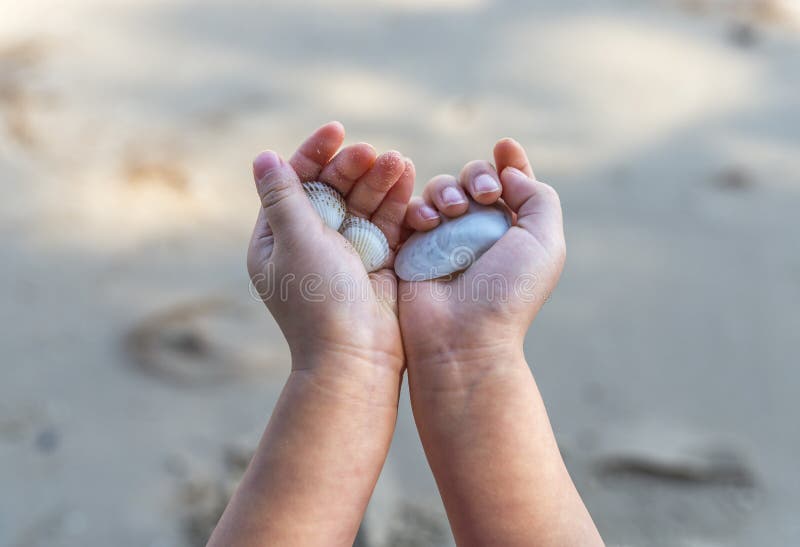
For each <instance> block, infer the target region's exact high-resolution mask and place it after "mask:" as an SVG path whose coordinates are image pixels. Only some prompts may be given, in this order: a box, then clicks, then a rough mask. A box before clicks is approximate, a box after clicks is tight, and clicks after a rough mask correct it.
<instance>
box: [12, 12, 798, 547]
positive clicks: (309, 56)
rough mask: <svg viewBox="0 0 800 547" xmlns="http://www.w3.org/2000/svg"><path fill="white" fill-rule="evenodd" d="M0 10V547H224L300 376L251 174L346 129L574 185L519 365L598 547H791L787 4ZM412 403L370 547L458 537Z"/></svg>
mask: <svg viewBox="0 0 800 547" xmlns="http://www.w3.org/2000/svg"><path fill="white" fill-rule="evenodd" d="M0 7H1V8H2V9H1V10H0V11H2V13H3V16H2V17H0V192H1V193H0V196H2V197H1V198H0V234H2V237H0V302H1V303H2V305H0V325H2V328H1V329H0V351H1V352H2V353H0V546H9V547H33V546H48V547H66V546H105V545H115V546H119V547H128V546H131V547H133V546H137V547H139V546H148V547H184V546H185V547H195V546H201V545H204V544H205V541H206V539H207V537H208V533H209V532H210V530H211V528H212V527H213V525H214V523H215V522H216V519H217V518H218V516H219V513H220V512H221V510H222V508H223V507H224V505H225V503H226V501H227V498H228V496H229V495H230V492H231V491H232V489H233V488H234V487H235V484H236V481H237V480H238V478H239V477H240V476H241V473H242V471H243V469H244V467H245V466H246V464H247V461H248V459H249V454H250V453H251V450H252V448H253V446H254V445H255V443H256V442H257V440H258V437H259V435H260V433H261V431H262V429H263V427H264V426H265V424H266V422H267V420H268V418H269V415H270V412H271V409H272V407H273V405H274V403H275V401H276V397H277V395H278V393H279V391H280V389H281V387H282V384H283V382H284V380H285V378H286V376H287V374H288V370H289V354H288V349H287V348H286V346H285V343H284V342H283V339H282V336H281V334H280V332H279V330H278V328H277V326H276V325H275V323H274V321H273V320H272V318H271V317H270V316H269V314H268V313H267V311H266V309H265V308H264V306H263V304H261V302H259V301H257V299H255V298H254V297H253V296H252V292H251V290H250V287H249V281H248V277H247V272H246V269H245V252H246V248H247V240H248V238H249V234H250V230H251V229H252V225H253V222H254V221H255V215H256V212H257V210H258V206H259V204H258V199H257V196H256V194H255V191H254V188H253V183H252V177H251V174H250V162H251V160H252V158H253V156H254V155H255V154H256V153H257V152H258V151H260V150H262V149H264V148H267V147H270V148H273V149H275V150H278V151H279V152H281V153H283V154H289V153H291V152H292V150H293V148H294V147H295V146H296V144H297V143H299V141H300V140H301V139H302V138H303V136H305V135H306V134H308V133H309V132H310V131H311V130H313V129H314V128H315V127H317V126H318V125H321V124H322V123H324V122H326V121H328V120H332V119H337V120H340V121H341V122H343V123H344V125H345V127H346V128H347V131H348V138H347V141H348V142H349V143H352V142H358V141H367V142H370V143H372V144H374V145H375V147H376V148H377V149H378V150H379V151H384V150H388V149H397V150H400V151H401V152H402V153H403V154H405V155H407V156H409V157H411V158H412V159H413V160H414V162H415V164H416V168H417V174H418V179H417V189H418V190H420V189H421V188H422V186H423V185H424V183H425V182H426V181H427V180H428V179H429V178H430V177H432V176H434V175H436V174H438V173H454V172H457V171H458V170H459V169H460V168H461V166H462V165H463V164H464V163H465V162H466V161H469V160H471V159H475V158H488V157H489V155H490V152H491V146H492V144H493V143H494V142H495V141H496V140H497V139H498V138H499V137H503V136H512V137H514V138H516V139H517V140H519V141H520V142H521V143H522V144H524V145H525V146H526V148H527V149H528V150H529V151H530V154H531V157H532V159H533V161H534V169H535V171H536V173H537V176H538V177H539V178H540V179H542V180H544V181H547V182H548V183H550V184H552V185H553V186H554V187H555V188H556V189H557V190H558V191H559V193H560V195H561V199H562V202H563V205H564V211H565V221H566V230H567V245H568V260H567V266H566V271H565V273H564V276H563V278H562V281H561V283H560V285H559V288H558V290H557V291H556V292H555V293H554V294H553V296H552V298H551V299H550V301H549V302H548V303H547V305H546V306H545V308H544V310H543V311H542V313H541V314H540V315H539V317H538V318H537V320H536V322H535V324H534V325H533V327H532V329H531V330H530V332H529V333H528V336H527V339H526V355H527V357H528V360H529V362H530V363H531V367H532V369H533V372H534V375H535V377H536V380H537V383H538V385H539V388H540V389H541V392H542V395H543V397H544V400H545V402H546V404H547V408H548V411H549V414H550V419H551V421H552V423H553V427H554V429H555V431H556V434H557V438H558V441H559V446H560V447H561V450H562V453H563V455H564V457H565V460H566V462H567V465H568V467H569V469H570V472H571V473H572V475H573V478H574V480H575V482H576V485H577V487H578V489H579V490H580V492H581V494H582V496H583V497H584V500H585V501H586V504H587V506H588V508H589V510H590V512H591V513H592V515H593V517H594V518H595V520H596V522H597V525H598V527H599V529H600V532H601V534H602V535H603V537H604V539H605V540H606V542H607V543H608V544H609V545H611V546H619V547H622V546H625V547H631V546H657V547H658V546H686V547H690V546H691V547H700V546H703V547H710V546H723V545H724V546H728V545H731V546H742V547H744V546H753V545H759V546H776V547H778V546H788V545H797V544H800V519H799V518H798V515H799V514H800V494H798V492H800V469H798V464H797V454H798V452H800V427H799V426H798V424H797V422H798V416H800V403H798V390H799V389H800V369H799V368H798V367H797V364H798V362H800V359H798V349H797V340H798V332H800V313H799V312H798V304H799V303H800V2H797V1H796V0H783V1H777V0H776V1H755V0H751V1H733V0H732V1H729V2H726V1H723V0H717V1H713V0H708V1H702V0H695V1H688V0H686V1H678V0H675V1H670V0H663V1H655V0H652V1H650V0H648V1H644V2H627V1H624V0H599V1H593V2H590V1H587V0H574V1H572V0H571V1H565V2H557V3H555V2H544V1H538V0H537V1H532V2H524V1H522V0H505V1H491V0H430V1H424V2H423V1H422V0H410V1H409V0H379V1H372V2H367V1H366V0H364V1H358V0H347V1H343V2H337V3H335V4H334V3H328V2H322V1H321V0H314V1H310V2H290V1H288V0H279V1H273V2H266V3H256V2H248V1H245V0H232V1H229V2H225V3H221V2H211V1H210V0H202V1H199V2H192V3H189V2H185V1H181V0H161V1H155V0H137V1H133V0H121V1H118V2H113V3H109V2H102V1H100V0H72V1H70V2H69V3H68V7H65V6H62V5H56V4H54V3H52V2H46V1H43V0H30V1H27V2H24V3H21V2H11V1H10V0H0ZM407 394H408V393H407V389H405V387H404V391H403V396H402V397H401V403H400V417H399V421H398V425H397V430H396V433H395V438H394V441H393V445H392V449H391V453H390V456H389V459H388V461H387V462H386V465H385V468H384V470H383V474H382V476H381V479H380V481H379V483H378V486H377V488H376V491H375V493H374V496H373V499H372V501H371V503H370V507H369V509H368V512H367V515H366V517H365V521H364V524H363V526H362V530H361V533H360V534H359V538H358V541H357V545H359V546H360V547H390V546H402V547H417V546H419V547H422V546H440V545H441V546H446V545H452V544H453V540H452V536H451V534H450V531H449V528H448V526H447V520H446V517H445V514H444V509H443V507H442V504H441V501H440V499H439V495H438V492H437V490H436V486H435V484H434V482H433V479H432V477H431V475H430V471H429V469H428V466H427V463H426V461H425V457H424V454H423V452H422V449H421V447H420V444H419V439H418V436H417V432H416V429H415V426H414V422H413V418H412V416H411V412H410V408H409V404H408V397H407Z"/></svg>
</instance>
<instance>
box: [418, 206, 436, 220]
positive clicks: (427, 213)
mask: <svg viewBox="0 0 800 547" xmlns="http://www.w3.org/2000/svg"><path fill="white" fill-rule="evenodd" d="M419 216H421V217H422V219H423V220H434V219H437V218H439V213H438V212H437V211H436V209H434V208H433V207H431V206H430V205H423V206H422V207H420V209H419Z"/></svg>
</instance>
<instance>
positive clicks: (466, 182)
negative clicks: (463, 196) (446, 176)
mask: <svg viewBox="0 0 800 547" xmlns="http://www.w3.org/2000/svg"><path fill="white" fill-rule="evenodd" d="M458 182H459V183H460V184H461V186H462V187H463V188H464V189H465V190H466V191H467V192H469V194H470V195H471V196H472V199H474V200H475V201H477V202H478V203H482V204H484V205H489V204H492V203H494V202H495V201H497V200H498V199H499V198H500V194H501V193H502V190H503V189H502V186H500V177H498V176H497V171H495V170H494V167H493V166H492V164H491V163H489V162H488V161H484V160H475V161H471V162H469V163H468V164H466V165H465V166H464V168H463V169H462V170H461V173H460V174H459V175H458Z"/></svg>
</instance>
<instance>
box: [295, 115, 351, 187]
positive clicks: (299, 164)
mask: <svg viewBox="0 0 800 547" xmlns="http://www.w3.org/2000/svg"><path fill="white" fill-rule="evenodd" d="M343 142H344V126H343V125H342V124H340V123H339V122H329V123H326V124H325V125H323V126H322V127H320V128H319V129H317V130H316V131H314V133H312V135H311V136H310V137H309V138H308V139H306V141H305V142H304V143H303V144H301V145H300V148H298V149H297V152H295V153H294V154H293V155H292V157H291V159H290V160H289V165H291V166H292V168H293V169H294V170H295V172H296V173H297V176H298V177H300V180H301V181H302V182H308V181H310V180H317V177H318V176H319V174H320V172H321V171H322V168H323V167H324V166H325V164H326V163H328V162H329V161H330V159H331V158H332V157H333V155H334V154H335V153H336V151H337V150H339V147H340V146H342V143H343Z"/></svg>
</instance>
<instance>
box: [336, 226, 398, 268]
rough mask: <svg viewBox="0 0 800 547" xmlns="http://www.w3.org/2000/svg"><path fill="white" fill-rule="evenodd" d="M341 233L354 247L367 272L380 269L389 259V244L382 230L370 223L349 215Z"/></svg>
mask: <svg viewBox="0 0 800 547" xmlns="http://www.w3.org/2000/svg"><path fill="white" fill-rule="evenodd" d="M339 232H340V233H341V234H342V235H343V236H344V237H345V239H347V241H349V242H350V244H351V245H353V248H354V249H355V250H356V251H358V255H359V256H360V257H361V262H363V263H364V268H366V269H367V272H374V271H375V270H378V269H380V268H381V267H382V266H383V265H384V264H386V260H388V258H389V243H388V242H387V241H386V236H385V235H383V232H382V231H381V229H380V228H378V227H377V226H375V225H374V224H373V223H371V222H370V221H368V220H366V219H364V218H361V217H356V216H352V215H347V217H346V218H345V219H344V222H343V223H342V227H341V228H340V229H339Z"/></svg>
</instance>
